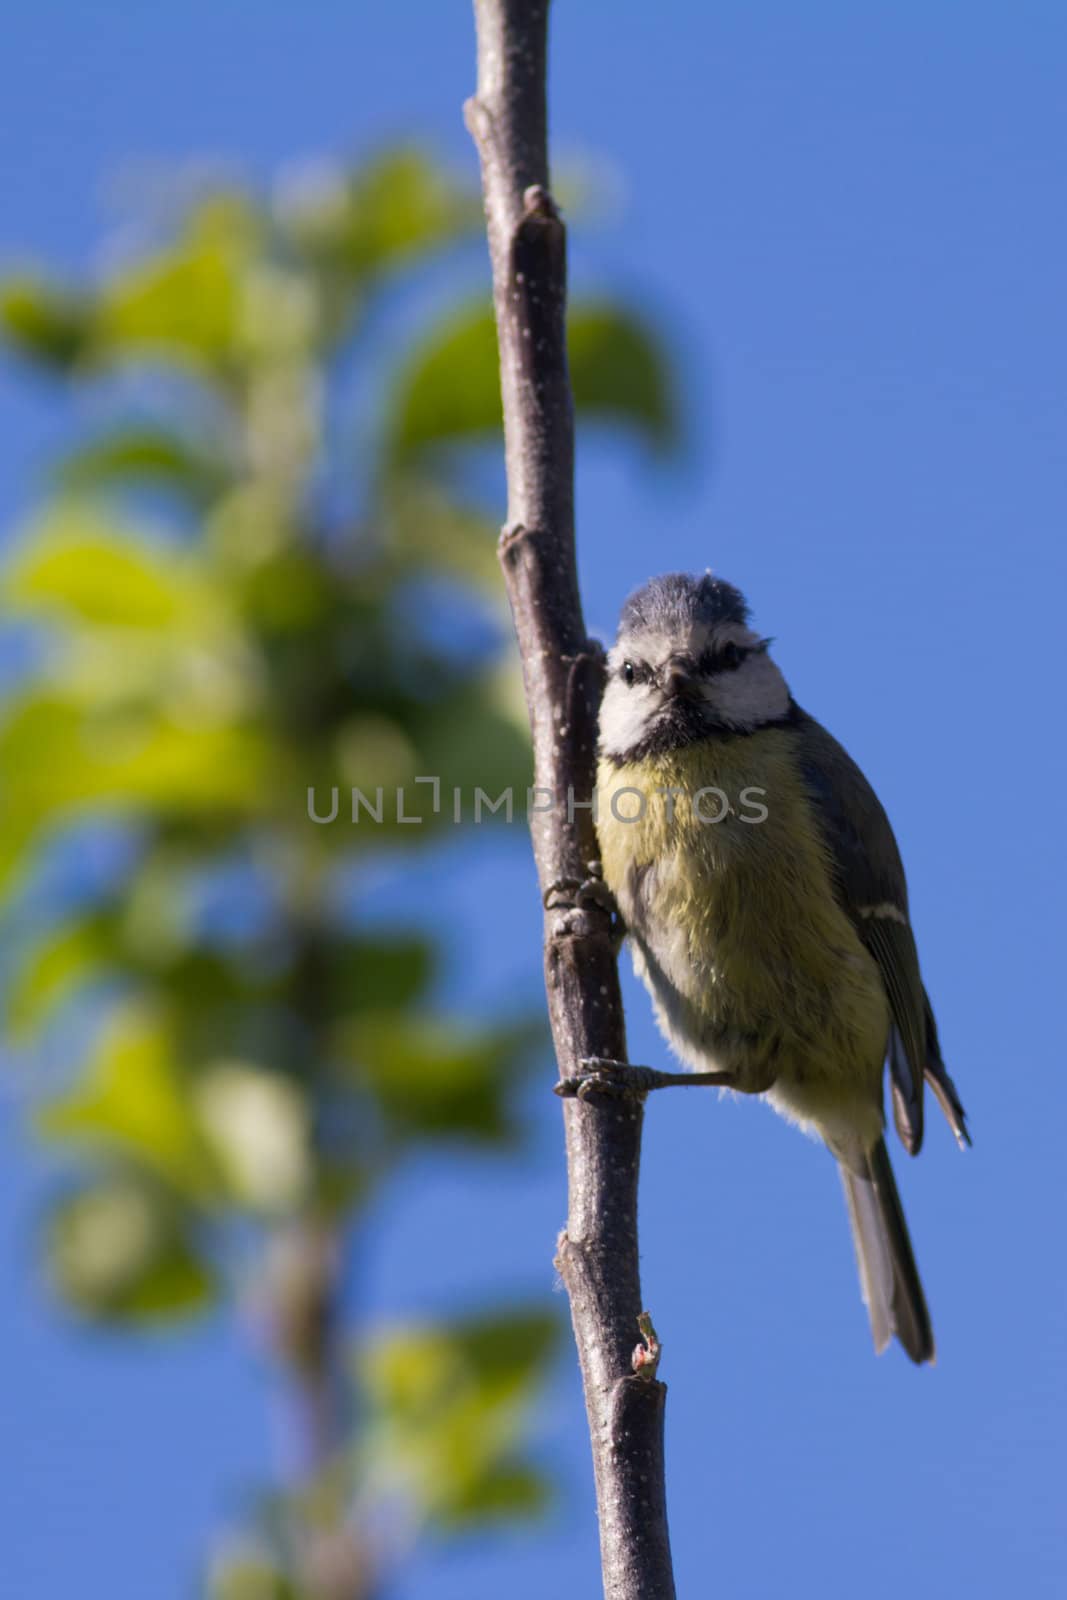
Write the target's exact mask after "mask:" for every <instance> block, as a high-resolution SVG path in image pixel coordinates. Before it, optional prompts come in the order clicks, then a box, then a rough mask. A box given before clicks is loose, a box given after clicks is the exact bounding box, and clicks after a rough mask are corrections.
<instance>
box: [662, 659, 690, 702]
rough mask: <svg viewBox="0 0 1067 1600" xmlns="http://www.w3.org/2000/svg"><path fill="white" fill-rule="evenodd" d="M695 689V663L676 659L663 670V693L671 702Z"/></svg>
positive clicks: (669, 662)
mask: <svg viewBox="0 0 1067 1600" xmlns="http://www.w3.org/2000/svg"><path fill="white" fill-rule="evenodd" d="M692 688H693V663H692V662H691V661H687V660H684V659H679V658H678V657H674V658H673V659H672V660H670V661H668V662H667V665H666V666H665V667H664V669H663V692H664V694H665V695H666V696H667V697H668V699H670V700H675V699H677V698H679V696H681V695H684V694H688V693H689V692H690V691H691V690H692Z"/></svg>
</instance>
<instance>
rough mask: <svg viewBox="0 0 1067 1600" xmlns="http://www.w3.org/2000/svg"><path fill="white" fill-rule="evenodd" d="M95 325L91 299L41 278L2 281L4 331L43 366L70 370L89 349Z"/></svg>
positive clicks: (0, 298) (1, 326) (0, 312)
mask: <svg viewBox="0 0 1067 1600" xmlns="http://www.w3.org/2000/svg"><path fill="white" fill-rule="evenodd" d="M91 327H92V313H91V307H90V305H89V303H88V302H87V301H86V300H84V299H83V298H82V297H81V296H79V295H75V294H68V293H65V292H64V291H62V290H60V289H56V288H54V287H52V286H51V285H50V284H47V283H45V282H43V281H42V280H41V279H39V278H31V277H17V278H8V279H6V280H4V281H3V282H2V283H0V331H2V333H3V337H4V339H5V340H6V341H7V343H8V344H9V345H11V346H12V348H13V349H15V350H17V351H18V353H19V354H20V355H22V356H25V357H27V358H28V359H29V360H31V361H35V362H37V363H38V364H39V365H40V366H42V367H51V368H54V369H56V370H57V371H60V372H66V371H68V370H69V369H70V368H71V367H72V366H73V365H74V363H75V362H76V361H77V360H78V359H79V357H80V356H81V355H82V354H83V352H84V351H85V348H86V346H87V344H88V341H89V337H90V332H91Z"/></svg>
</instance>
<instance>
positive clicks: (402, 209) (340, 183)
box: [279, 148, 485, 281]
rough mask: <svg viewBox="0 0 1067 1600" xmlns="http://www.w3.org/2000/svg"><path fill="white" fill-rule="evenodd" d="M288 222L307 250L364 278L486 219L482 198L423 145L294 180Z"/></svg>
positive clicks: (469, 232) (284, 206)
mask: <svg viewBox="0 0 1067 1600" xmlns="http://www.w3.org/2000/svg"><path fill="white" fill-rule="evenodd" d="M279 214H280V220H281V223H282V226H283V227H284V228H285V229H286V230H287V231H288V232H289V233H290V234H291V235H292V236H293V237H294V238H295V240H296V241H297V242H298V243H299V244H300V245H301V246H302V247H303V249H304V250H305V251H307V253H308V254H309V255H310V256H311V257H312V259H313V260H317V261H319V262H320V263H322V264H324V265H326V266H329V267H331V268H332V269H333V270H335V271H343V272H344V273H345V274H346V275H350V276H351V277H352V278H354V279H356V280H357V281H358V280H360V279H367V278H373V277H375V276H378V275H380V274H383V273H386V272H389V271H395V270H396V269H397V268H399V267H402V266H405V265H407V264H408V263H409V262H411V261H417V260H420V259H422V258H424V257H426V256H428V255H430V254H431V253H432V252H434V251H436V250H440V249H442V248H443V247H445V246H447V245H450V244H453V243H455V242H456V241H457V240H460V239H463V238H466V237H470V236H473V235H475V234H479V233H480V232H481V231H482V229H483V227H484V225H485V224H484V220H483V217H482V207H481V202H480V200H479V198H478V195H477V193H476V192H475V191H474V190H473V188H472V187H471V186H470V185H468V184H461V183H457V182H456V181H455V180H454V179H453V178H451V177H450V176H449V174H448V173H447V172H446V171H445V170H444V169H443V168H442V167H441V166H439V165H438V164H437V163H436V162H435V161H433V160H432V159H431V158H430V157H429V156H427V155H424V154H423V153H421V152H420V151H418V150H415V149H410V148H409V149H394V150H387V151H385V152H384V153H383V154H382V155H380V156H379V157H378V158H377V159H376V160H372V161H369V162H366V163H364V164H363V165H362V166H360V167H359V168H357V169H356V171H355V172H353V173H352V174H351V175H350V176H348V177H346V176H345V175H343V174H341V173H325V174H324V173H321V172H320V173H317V174H311V175H310V176H309V177H307V178H305V180H304V181H303V182H302V183H301V182H299V181H298V182H296V183H295V184H291V185H289V187H288V189H287V191H286V193H285V195H284V196H283V198H282V200H281V202H280V205H279Z"/></svg>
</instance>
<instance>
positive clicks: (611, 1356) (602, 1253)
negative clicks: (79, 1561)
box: [466, 0, 675, 1600]
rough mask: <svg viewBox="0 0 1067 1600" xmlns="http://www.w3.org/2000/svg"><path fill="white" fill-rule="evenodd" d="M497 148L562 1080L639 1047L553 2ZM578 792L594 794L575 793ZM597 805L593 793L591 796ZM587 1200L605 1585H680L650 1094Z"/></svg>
mask: <svg viewBox="0 0 1067 1600" xmlns="http://www.w3.org/2000/svg"><path fill="white" fill-rule="evenodd" d="M474 11H475V22H476V27H477V36H478V90H477V95H476V97H475V98H474V99H473V100H471V101H469V102H468V104H467V107H466V112H467V122H468V126H469V127H470V130H471V133H472V134H473V136H474V140H475V142H476V144H477V146H478V152H479V155H480V157H481V164H482V186H483V190H484V195H485V209H486V218H487V224H488V234H489V253H490V258H491V262H492V268H493V290H494V300H495V306H496V321H497V334H498V339H499V345H500V371H501V390H502V396H503V406H504V434H505V446H506V454H507V477H508V520H507V526H506V527H505V529H504V532H503V535H502V537H501V543H500V557H501V562H502V565H503V569H504V577H505V582H506V585H507V591H508V598H509V600H510V603H511V610H512V615H513V617H514V621H515V631H516V634H517V636H518V642H519V650H520V654H521V656H522V667H523V677H524V681H525V685H526V699H527V704H528V708H529V714H530V727H531V732H532V735H533V748H534V770H535V783H536V785H537V787H538V789H539V790H540V791H541V792H542V793H541V795H539V797H538V798H539V799H545V798H547V796H548V795H549V794H550V795H551V796H552V797H553V804H552V805H551V807H550V808H546V809H545V810H543V811H540V812H538V813H536V814H535V815H534V818H533V829H532V831H533V844H534V854H535V857H536V860H537V869H538V874H539V877H540V882H541V889H542V893H543V895H544V903H545V908H546V914H545V978H546V986H547V990H548V1009H549V1016H550V1020H551V1024H552V1035H553V1039H554V1041H555V1047H556V1056H557V1060H558V1063H559V1070H560V1075H561V1077H567V1076H573V1075H574V1074H575V1073H576V1072H577V1071H578V1062H579V1061H580V1060H581V1059H582V1058H584V1057H588V1056H608V1057H611V1058H613V1059H615V1060H621V1059H624V1058H625V1048H626V1038H625V1024H624V1019H623V1011H622V998H621V995H620V992H619V981H618V971H617V967H616V960H615V944H614V939H613V928H612V921H611V915H610V912H609V910H608V909H606V907H605V906H604V904H603V901H602V900H601V899H600V898H598V896H597V895H596V893H595V892H591V890H590V887H589V885H588V882H587V880H589V878H590V874H591V872H592V871H593V865H594V863H595V861H596V857H597V853H598V852H597V843H596V834H595V829H594V825H593V819H592V812H591V810H590V809H589V808H588V801H589V797H590V796H591V794H592V790H593V784H594V779H595V747H596V717H597V708H598V705H599V700H600V693H601V688H602V677H603V669H602V653H601V651H600V650H599V647H597V646H595V645H593V644H591V643H590V642H589V641H588V640H587V638H586V632H585V624H584V622H583V620H582V609H581V601H580V598H579V593H578V579H577V572H576V566H575V551H574V483H573V479H574V416H573V405H572V400H571V391H570V381H569V378H568V373H567V349H566V325H565V310H566V247H565V234H564V228H563V223H562V221H561V219H560V216H559V213H558V211H557V210H556V207H555V205H554V203H553V201H552V198H551V196H550V194H549V190H548V155H547V131H546V130H547V117H546V102H545V79H546V64H547V62H546V57H547V34H548V3H547V0H474ZM571 800H577V801H578V802H579V804H578V805H577V806H575V805H573V804H570V803H569V802H570V801H571ZM583 803H584V808H583ZM563 1117H564V1123H565V1128H566V1140H567V1171H568V1182H569V1211H568V1219H567V1227H566V1231H565V1232H564V1233H563V1235H562V1236H561V1239H560V1244H559V1255H558V1258H557V1263H558V1266H559V1270H560V1272H561V1274H562V1276H563V1280H564V1282H565V1284H566V1286H567V1291H568V1294H569V1296H570V1303H571V1317H572V1321H573V1324H574V1334H575V1340H576V1342H577V1346H578V1355H579V1359H580V1362H581V1368H582V1378H583V1382H584V1386H585V1401H586V1409H587V1412H588V1417H589V1431H590V1437H591V1440H592V1446H593V1465H594V1471H595V1476H596V1491H597V1506H598V1510H599V1516H600V1547H601V1561H602V1567H603V1575H604V1593H605V1595H606V1596H608V1597H610V1600H671V1597H673V1595H674V1592H675V1591H674V1579H673V1576H672V1572H671V1558H670V1544H669V1540H668V1534H667V1511H666V1492H665V1485H664V1471H663V1411H664V1400H665V1396H666V1389H665V1387H664V1385H663V1384H662V1383H660V1382H659V1381H658V1379H657V1378H656V1375H655V1372H656V1359H657V1357H658V1346H657V1345H655V1338H654V1335H653V1334H652V1332H651V1325H650V1324H648V1325H647V1326H645V1325H642V1327H641V1331H642V1333H643V1334H644V1336H645V1338H646V1339H647V1341H648V1342H647V1343H646V1344H644V1345H641V1346H640V1347H639V1348H638V1351H637V1352H635V1351H634V1336H635V1331H636V1330H637V1328H638V1318H639V1316H640V1314H641V1290H640V1280H639V1276H638V1253H637V1179H638V1165H639V1160H640V1150H641V1128H642V1121H643V1106H642V1104H641V1102H640V1101H636V1100H634V1101H620V1100H613V1099H609V1098H608V1097H607V1096H599V1097H596V1096H594V1097H592V1098H591V1099H590V1100H588V1101H586V1102H578V1101H577V1100H573V1099H572V1100H569V1101H565V1102H564V1107H563Z"/></svg>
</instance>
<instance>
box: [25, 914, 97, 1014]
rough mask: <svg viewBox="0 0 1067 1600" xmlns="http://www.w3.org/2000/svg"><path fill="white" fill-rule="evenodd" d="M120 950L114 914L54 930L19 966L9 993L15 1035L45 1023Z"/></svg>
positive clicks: (69, 923)
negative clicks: (116, 940)
mask: <svg viewBox="0 0 1067 1600" xmlns="http://www.w3.org/2000/svg"><path fill="white" fill-rule="evenodd" d="M115 954H116V949H115V917H114V915H113V914H110V913H106V912H99V913H97V914H94V915H91V916H87V917H78V918H74V919H72V920H70V921H68V922H64V923H62V924H60V926H59V927H58V928H55V929H53V930H52V931H51V932H50V933H49V934H48V935H47V936H46V937H45V938H44V939H42V940H41V942H40V943H39V944H38V945H36V947H35V948H34V949H33V950H32V951H31V952H30V954H29V956H28V958H27V959H26V960H25V961H23V962H22V964H21V965H20V966H19V967H17V968H16V971H15V975H14V978H13V979H12V981H11V983H10V985H9V986H8V992H7V1021H8V1027H9V1028H10V1030H11V1034H12V1037H13V1038H15V1039H16V1040H19V1039H23V1038H25V1037H26V1036H27V1035H28V1034H30V1033H32V1032H33V1031H34V1030H35V1029H37V1028H39V1027H41V1026H42V1024H43V1023H45V1022H46V1021H47V1020H48V1018H49V1016H50V1015H51V1014H52V1012H53V1011H54V1010H55V1009H56V1008H57V1007H58V1006H60V1005H62V1004H63V1002H64V1001H65V1000H67V999H68V998H69V996H70V995H71V994H72V993H73V992H74V991H75V990H77V989H78V988H79V987H80V986H81V985H82V984H84V983H86V982H87V981H89V980H91V979H92V978H94V977H97V976H98V975H99V974H100V972H101V971H102V970H103V969H104V968H105V967H106V965H107V963H108V962H109V960H111V959H112V958H113V957H114V956H115Z"/></svg>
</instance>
